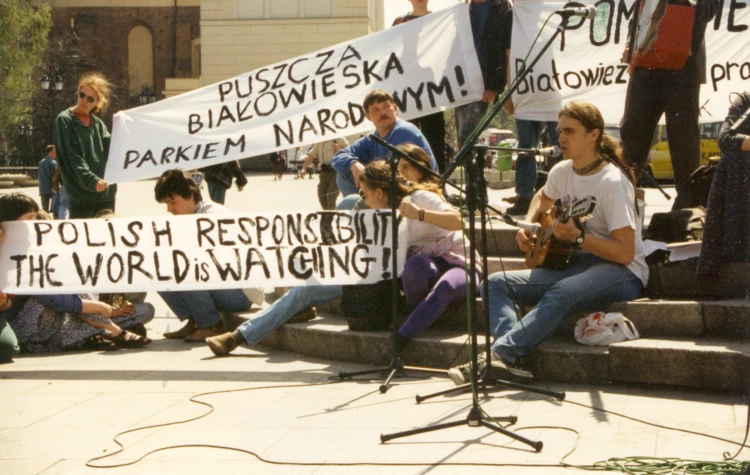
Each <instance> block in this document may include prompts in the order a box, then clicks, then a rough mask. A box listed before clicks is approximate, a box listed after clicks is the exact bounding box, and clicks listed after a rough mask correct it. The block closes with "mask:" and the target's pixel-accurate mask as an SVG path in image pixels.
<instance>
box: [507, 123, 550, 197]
mask: <svg viewBox="0 0 750 475" xmlns="http://www.w3.org/2000/svg"><path fill="white" fill-rule="evenodd" d="M545 123H546V124H547V135H548V136H549V142H550V145H559V144H560V143H559V142H558V134H557V122H538V121H536V120H524V119H516V132H518V148H537V147H538V146H539V133H540V132H541V130H542V126H543V125H544V124H545ZM535 193H536V157H529V156H525V157H524V156H519V157H518V158H517V159H516V196H518V197H519V198H525V199H527V200H531V199H532V198H533V197H534V194H535Z"/></svg>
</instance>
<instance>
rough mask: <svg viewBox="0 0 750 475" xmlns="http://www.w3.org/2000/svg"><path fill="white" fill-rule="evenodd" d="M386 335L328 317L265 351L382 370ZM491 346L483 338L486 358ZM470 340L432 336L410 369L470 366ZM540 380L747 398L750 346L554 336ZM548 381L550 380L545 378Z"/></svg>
mask: <svg viewBox="0 0 750 475" xmlns="http://www.w3.org/2000/svg"><path fill="white" fill-rule="evenodd" d="M387 341H388V333H387V332H353V331H349V330H348V329H347V326H346V322H345V321H344V320H343V319H342V318H339V317H336V316H331V315H325V314H324V315H323V317H322V318H321V317H319V318H316V319H315V320H312V321H310V322H306V323H296V324H287V325H284V326H283V327H281V328H279V329H278V330H276V331H274V332H273V333H271V334H270V335H268V336H267V337H266V338H265V339H264V340H263V344H265V345H267V346H272V347H275V348H279V349H283V350H288V351H292V352H296V353H300V354H304V355H308V356H315V357H320V358H330V359H336V360H344V361H354V362H360V363H370V364H372V363H377V364H381V363H382V360H381V361H380V362H379V361H378V359H379V355H380V353H381V351H382V349H383V348H385V347H386V344H387ZM483 343H484V338H483V337H480V338H479V345H480V351H481V350H482V349H483V348H484V345H483ZM468 350H469V345H468V343H467V337H466V334H465V333H461V332H458V331H455V330H433V329H431V330H429V331H427V332H425V334H424V335H423V336H420V337H419V338H416V339H415V340H414V341H413V342H412V343H411V344H410V345H409V347H408V348H407V349H406V351H405V352H404V355H403V361H404V363H405V364H407V365H414V366H423V367H432V368H442V369H446V368H448V367H450V366H452V365H455V364H460V363H463V362H465V361H467V360H468ZM532 366H534V367H535V368H536V369H535V373H536V374H537V379H539V380H541V379H543V380H546V381H549V382H564V383H586V384H606V383H610V382H623V383H645V384H655V385H672V386H686V387H700V388H712V389H720V390H730V391H741V390H746V389H750V387H748V384H749V382H748V375H750V340H748V339H743V340H737V339H724V338H714V337H710V338H678V337H670V338H643V339H640V340H636V341H630V342H624V343H617V344H614V345H611V346H609V347H584V346H581V345H579V344H577V343H575V341H573V339H572V338H570V337H564V336H557V335H556V336H553V337H552V338H550V339H549V340H548V341H546V342H545V343H543V344H542V345H540V347H539V349H538V351H537V352H536V353H535V361H534V360H532ZM541 374H543V377H542V376H540V375H541Z"/></svg>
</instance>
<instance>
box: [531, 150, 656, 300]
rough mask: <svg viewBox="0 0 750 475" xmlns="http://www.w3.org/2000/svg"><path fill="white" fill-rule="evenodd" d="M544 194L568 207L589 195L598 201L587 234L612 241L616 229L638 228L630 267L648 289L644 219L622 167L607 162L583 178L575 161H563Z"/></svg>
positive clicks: (551, 171)
mask: <svg viewBox="0 0 750 475" xmlns="http://www.w3.org/2000/svg"><path fill="white" fill-rule="evenodd" d="M544 194H545V195H546V196H547V197H548V198H551V199H553V200H558V199H559V200H560V201H561V202H562V206H563V207H564V208H567V207H568V206H570V205H572V204H573V203H575V202H576V201H578V200H581V199H583V198H586V196H589V195H591V196H593V197H594V198H596V207H595V208H594V212H593V213H592V215H591V217H589V218H588V220H587V221H586V222H585V223H584V229H585V230H586V233H588V234H591V235H592V236H595V237H598V238H602V239H612V236H611V232H612V231H614V230H616V229H621V228H625V227H630V228H633V229H635V256H634V257H633V260H632V261H631V262H630V264H628V266H627V268H628V269H630V271H631V272H632V273H633V274H635V276H636V277H638V278H639V279H640V280H641V282H643V286H644V287H645V286H646V284H647V283H648V266H647V265H646V256H645V254H644V252H643V241H642V240H641V220H640V219H639V218H638V216H637V215H636V211H635V190H634V189H633V185H631V183H630V181H629V180H628V178H627V177H626V176H625V174H624V173H623V172H622V171H621V170H620V169H619V168H617V167H616V166H614V165H612V164H611V163H607V165H606V166H604V168H602V169H601V170H599V171H598V172H596V173H594V174H593V175H587V176H580V175H577V174H576V173H575V172H573V162H571V161H570V160H563V161H561V162H559V163H558V164H557V165H555V166H554V167H553V168H552V170H550V172H549V176H548V177H547V184H546V185H545V187H544Z"/></svg>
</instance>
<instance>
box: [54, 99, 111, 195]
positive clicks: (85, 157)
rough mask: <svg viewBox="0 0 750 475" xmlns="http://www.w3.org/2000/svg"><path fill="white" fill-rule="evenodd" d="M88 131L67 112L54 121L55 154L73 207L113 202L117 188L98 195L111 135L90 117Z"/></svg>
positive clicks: (69, 111)
mask: <svg viewBox="0 0 750 475" xmlns="http://www.w3.org/2000/svg"><path fill="white" fill-rule="evenodd" d="M90 117H91V126H90V127H86V126H85V125H83V123H82V122H81V121H80V120H79V119H78V117H76V116H75V114H73V111H72V110H71V109H65V110H64V111H62V112H61V113H60V115H58V116H57V118H56V119H55V150H56V152H57V164H58V166H59V167H60V175H61V177H62V182H63V184H64V185H65V191H66V192H67V193H68V201H69V202H71V203H92V202H105V201H113V200H114V199H115V193H117V185H110V186H108V187H107V189H106V191H103V192H101V193H97V191H96V183H97V182H98V181H99V180H100V179H102V177H104V169H105V167H106V166H107V155H108V154H109V141H110V138H111V135H110V134H109V131H108V130H107V126H106V125H104V122H102V120H101V119H100V118H99V117H96V116H95V115H93V114H91V115H90Z"/></svg>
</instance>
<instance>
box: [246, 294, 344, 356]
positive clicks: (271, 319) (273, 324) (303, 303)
mask: <svg viewBox="0 0 750 475" xmlns="http://www.w3.org/2000/svg"><path fill="white" fill-rule="evenodd" d="M339 297H341V286H339V285H309V286H306V287H293V288H292V289H291V290H290V291H289V292H287V293H286V294H284V295H283V296H282V297H281V298H280V299H278V300H277V301H275V302H274V303H273V304H272V305H271V306H270V307H268V308H267V309H265V310H263V311H262V312H260V313H259V314H258V316H257V317H255V318H252V319H250V320H248V321H246V322H245V323H243V324H242V325H240V327H239V328H238V330H239V331H240V333H242V337H243V338H244V339H245V341H246V342H247V344H248V345H255V344H256V343H258V342H260V340H262V339H263V337H265V336H266V335H268V334H269V333H271V332H272V331H274V330H276V329H277V328H279V327H280V326H281V325H283V324H285V323H286V322H288V321H289V319H290V318H292V317H293V316H295V315H297V314H298V313H299V312H301V311H302V310H305V309H307V308H310V307H315V306H316V305H325V304H327V303H330V302H332V301H334V300H336V299H337V298H339Z"/></svg>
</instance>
